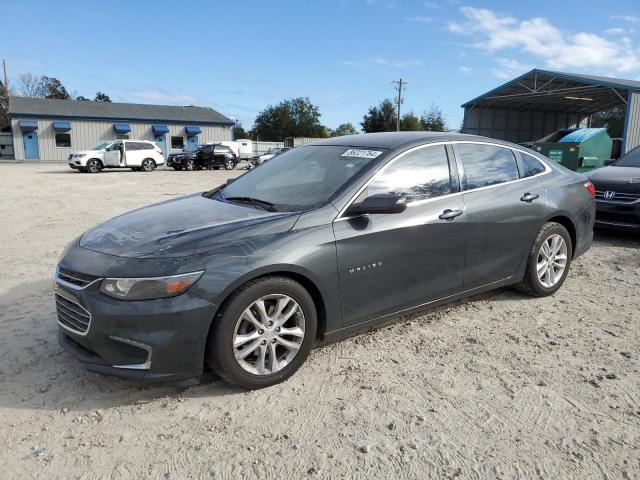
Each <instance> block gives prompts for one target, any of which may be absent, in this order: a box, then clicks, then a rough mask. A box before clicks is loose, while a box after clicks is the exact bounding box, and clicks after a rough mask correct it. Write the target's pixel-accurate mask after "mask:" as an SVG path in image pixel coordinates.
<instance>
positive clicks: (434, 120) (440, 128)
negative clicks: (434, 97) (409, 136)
mask: <svg viewBox="0 0 640 480" xmlns="http://www.w3.org/2000/svg"><path fill="white" fill-rule="evenodd" d="M420 124H421V130H426V131H427V132H444V130H445V128H446V121H445V119H444V115H443V114H442V111H441V110H440V109H439V108H438V106H437V105H436V104H435V103H432V104H431V108H430V109H429V111H428V112H423V113H422V116H421V117H420Z"/></svg>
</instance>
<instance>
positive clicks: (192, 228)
mask: <svg viewBox="0 0 640 480" xmlns="http://www.w3.org/2000/svg"><path fill="white" fill-rule="evenodd" d="M594 194H595V191H594V188H593V186H592V185H591V183H589V182H588V181H587V180H586V178H585V177H583V176H582V175H580V174H577V173H574V172H571V171H569V170H567V169H565V168H563V167H561V166H559V165H557V164H555V163H554V162H551V161H549V160H548V159H547V158H546V157H543V156H541V155H539V154H537V153H535V152H532V151H531V150H528V149H526V148H523V147H520V146H518V145H513V144H510V143H506V142H502V141H498V140H490V139H487V138H483V137H475V136H467V135H460V134H433V133H424V132H422V133H418V132H402V133H376V134H366V135H353V136H345V137H339V138H332V139H329V140H325V141H321V142H317V143H314V144H310V145H305V146H302V147H299V148H295V149H293V150H291V151H289V152H286V153H283V154H282V155H279V156H278V157H276V158H274V159H273V160H271V161H269V162H266V163H264V164H263V165H261V166H259V167H258V168H256V169H255V170H252V171H250V172H248V173H246V174H245V175H242V176H241V177H239V178H237V179H236V180H235V181H230V182H227V184H225V185H223V186H220V187H217V188H213V189H212V190H210V191H207V192H204V193H202V192H201V193H195V194H192V195H188V196H185V197H181V198H177V199H174V200H170V201H167V202H163V203H158V204H156V205H152V206H149V207H145V208H142V209H139V210H135V211H133V212H130V213H127V214H124V215H121V216H119V217H116V218H114V219H112V220H109V221H107V222H106V223H103V224H102V225H98V226H97V227H95V228H93V229H92V230H89V231H88V232H86V233H84V234H83V235H82V236H80V237H79V238H78V239H76V240H74V241H73V242H72V243H71V244H70V245H69V246H68V247H67V248H66V250H65V251H64V253H63V255H62V257H61V259H60V262H59V264H58V266H57V271H56V292H55V300H56V305H57V318H58V324H59V327H60V329H59V340H60V343H61V344H62V346H63V347H64V348H65V349H66V350H67V351H69V352H70V353H71V354H72V355H73V356H75V357H76V358H77V359H79V360H80V361H81V362H83V363H84V365H85V367H86V368H87V369H88V370H89V371H93V372H100V373H105V374H111V375H118V376H122V377H128V378H139V379H144V380H149V381H172V382H177V383H182V384H190V383H194V382H197V381H198V380H199V379H200V376H201V374H202V372H203V369H204V368H205V366H208V367H210V368H211V369H212V370H213V371H214V372H216V373H217V374H218V375H220V376H221V377H222V378H224V379H226V380H227V381H229V382H232V383H234V384H236V385H238V386H240V387H243V388H249V389H251V388H260V387H266V386H269V385H273V384H276V383H278V382H281V381H283V380H285V379H286V378H288V377H289V376H291V375H292V374H293V373H294V372H295V371H296V370H297V369H298V368H299V367H300V366H301V365H302V363H303V362H304V361H305V359H306V358H307V356H308V355H309V352H310V350H311V348H312V346H313V344H314V342H315V341H316V340H318V339H320V338H326V337H329V338H330V337H335V336H339V335H343V334H344V333H347V332H351V331H357V330H359V329H362V328H363V327H366V326H368V325H370V324H372V323H374V322H380V321H383V320H385V319H388V318H389V317H393V316H397V315H400V314H406V313H410V312H414V311H418V310H421V309H424V308H425V307H429V306H434V305H437V304H441V303H444V302H450V301H453V300H456V299H460V298H463V297H467V296H470V295H474V294H477V293H479V292H482V291H486V290H491V289H495V288H498V287H504V286H509V285H514V286H516V287H517V288H518V289H519V290H521V291H522V292H524V293H526V294H528V295H533V296H539V297H541V296H546V295H551V294H553V293H554V292H555V291H556V290H558V288H560V286H561V285H562V284H563V282H564V281H565V279H566V277H567V274H568V272H569V268H570V265H571V262H572V260H573V259H575V258H576V257H577V256H578V255H580V254H582V253H584V252H585V251H586V250H587V249H588V248H589V247H590V245H591V241H592V230H593V222H594V215H595V207H594Z"/></svg>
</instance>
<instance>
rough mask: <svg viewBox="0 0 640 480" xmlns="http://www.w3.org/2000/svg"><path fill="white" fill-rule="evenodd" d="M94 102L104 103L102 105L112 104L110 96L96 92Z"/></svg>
mask: <svg viewBox="0 0 640 480" xmlns="http://www.w3.org/2000/svg"><path fill="white" fill-rule="evenodd" d="M93 101H94V102H102V103H111V99H110V98H109V95H107V94H106V93H102V92H96V98H94V99H93Z"/></svg>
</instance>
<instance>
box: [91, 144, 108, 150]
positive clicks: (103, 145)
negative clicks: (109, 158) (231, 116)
mask: <svg viewBox="0 0 640 480" xmlns="http://www.w3.org/2000/svg"><path fill="white" fill-rule="evenodd" d="M109 145H111V144H110V143H101V144H100V145H96V146H95V147H93V150H106V149H107V147H108V146H109Z"/></svg>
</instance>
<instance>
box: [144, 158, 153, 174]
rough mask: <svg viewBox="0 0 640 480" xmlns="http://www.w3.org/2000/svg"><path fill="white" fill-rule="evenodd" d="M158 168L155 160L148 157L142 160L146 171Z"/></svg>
mask: <svg viewBox="0 0 640 480" xmlns="http://www.w3.org/2000/svg"><path fill="white" fill-rule="evenodd" d="M155 168H156V166H155V162H154V161H153V160H149V159H148V158H147V159H145V160H143V161H142V170H144V171H145V172H152V171H153V170H154V169H155Z"/></svg>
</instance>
